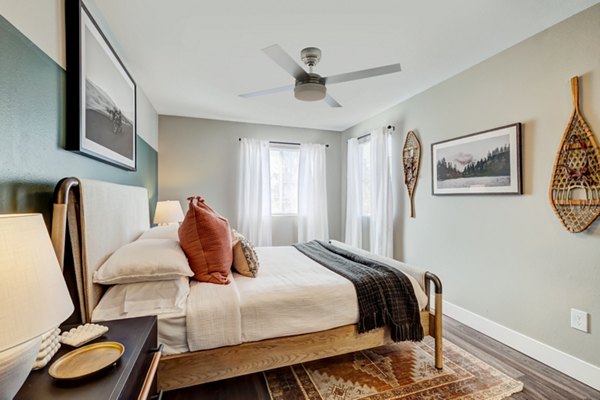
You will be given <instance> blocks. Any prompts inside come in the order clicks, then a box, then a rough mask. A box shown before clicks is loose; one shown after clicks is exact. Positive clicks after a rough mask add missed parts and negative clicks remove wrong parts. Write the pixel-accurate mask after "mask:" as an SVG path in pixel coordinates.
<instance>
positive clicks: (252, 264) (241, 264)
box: [232, 230, 259, 278]
mask: <svg viewBox="0 0 600 400" xmlns="http://www.w3.org/2000/svg"><path fill="white" fill-rule="evenodd" d="M232 233H233V237H234V241H233V268H235V270H236V271H237V272H238V273H240V274H242V275H244V276H248V277H250V278H256V274H258V267H259V263H258V257H257V256H256V252H255V251H254V247H253V246H252V244H251V243H250V242H249V241H248V239H246V238H245V237H244V235H242V234H241V233H239V232H236V231H235V230H233V231H232Z"/></svg>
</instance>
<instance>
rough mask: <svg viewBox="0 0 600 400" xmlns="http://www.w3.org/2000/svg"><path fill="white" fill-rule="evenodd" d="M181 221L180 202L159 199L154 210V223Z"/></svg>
mask: <svg viewBox="0 0 600 400" xmlns="http://www.w3.org/2000/svg"><path fill="white" fill-rule="evenodd" d="M181 221H183V210H182V209H181V203H179V201H177V200H166V201H159V202H158V203H156V211H155V212H154V223H155V224H169V223H172V222H181Z"/></svg>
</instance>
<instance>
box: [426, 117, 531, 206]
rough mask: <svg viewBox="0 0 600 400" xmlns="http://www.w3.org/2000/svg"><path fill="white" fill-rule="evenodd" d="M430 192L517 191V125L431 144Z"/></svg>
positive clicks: (519, 182) (497, 192)
mask: <svg viewBox="0 0 600 400" xmlns="http://www.w3.org/2000/svg"><path fill="white" fill-rule="evenodd" d="M431 163H432V165H431V170H432V179H431V182H432V193H433V194H434V195H450V194H521V193H522V189H521V124H520V123H516V124H512V125H507V126H502V127H499V128H494V129H490V130H487V131H483V132H477V133H473V134H471V135H466V136H461V137H457V138H455V139H450V140H445V141H443V142H438V143H433V144H432V145H431Z"/></svg>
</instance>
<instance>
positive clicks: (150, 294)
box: [92, 277, 190, 321]
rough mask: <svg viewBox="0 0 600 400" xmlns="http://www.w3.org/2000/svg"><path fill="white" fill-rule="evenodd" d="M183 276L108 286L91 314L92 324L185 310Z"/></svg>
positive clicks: (186, 291)
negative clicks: (165, 279)
mask: <svg viewBox="0 0 600 400" xmlns="http://www.w3.org/2000/svg"><path fill="white" fill-rule="evenodd" d="M189 293H190V285H189V280H188V278H187V277H180V278H178V279H171V280H168V281H156V282H138V283H125V284H122V285H115V286H111V287H110V288H109V289H108V290H107V291H106V293H104V296H102V299H101V300H100V302H99V303H98V305H97V306H96V308H95V309H94V312H93V313H92V319H93V320H94V321H100V320H109V319H118V318H133V317H141V316H145V315H159V314H166V313H173V312H182V311H184V310H185V302H186V300H187V297H188V295H189Z"/></svg>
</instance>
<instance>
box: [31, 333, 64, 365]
mask: <svg viewBox="0 0 600 400" xmlns="http://www.w3.org/2000/svg"><path fill="white" fill-rule="evenodd" d="M58 335H60V329H59V328H55V329H52V330H50V331H48V332H46V333H44V334H43V335H42V336H41V339H42V343H41V345H40V350H39V351H38V354H37V357H36V359H35V362H34V363H33V368H32V369H34V370H36V369H40V368H44V367H45V366H46V364H48V361H50V360H51V359H52V357H53V356H54V355H55V354H56V352H57V351H58V349H60V341H59V336H58Z"/></svg>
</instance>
